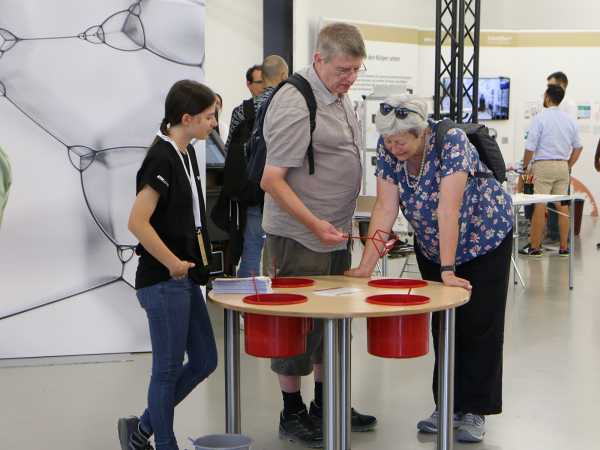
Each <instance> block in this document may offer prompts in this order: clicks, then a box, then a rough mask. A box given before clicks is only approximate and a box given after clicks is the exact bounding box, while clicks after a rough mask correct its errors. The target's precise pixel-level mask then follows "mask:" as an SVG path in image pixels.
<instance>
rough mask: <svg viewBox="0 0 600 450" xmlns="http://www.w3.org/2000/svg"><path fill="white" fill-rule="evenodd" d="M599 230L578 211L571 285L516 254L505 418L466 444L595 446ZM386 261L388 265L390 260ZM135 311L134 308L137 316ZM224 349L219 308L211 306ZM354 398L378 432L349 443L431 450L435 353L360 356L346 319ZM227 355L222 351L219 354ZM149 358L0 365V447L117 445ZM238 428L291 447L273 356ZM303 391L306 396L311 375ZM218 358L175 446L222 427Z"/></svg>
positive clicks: (360, 335)
mask: <svg viewBox="0 0 600 450" xmlns="http://www.w3.org/2000/svg"><path fill="white" fill-rule="evenodd" d="M596 242H600V225H597V224H596V222H595V221H594V220H592V219H591V218H585V222H584V226H583V230H582V234H581V236H580V237H579V238H577V240H576V243H575V246H576V253H575V254H576V257H575V289H574V290H573V291H569V289H568V286H567V278H568V263H567V260H566V259H562V258H558V257H556V256H553V255H549V256H547V257H545V258H543V259H541V260H533V261H532V260H527V259H524V258H520V261H519V262H520V264H521V267H522V268H523V271H524V272H525V274H526V276H527V277H528V280H529V286H528V287H527V289H523V288H522V287H521V286H516V287H514V288H513V287H512V285H511V289H510V291H509V299H508V308H507V316H506V319H507V320H506V337H505V353H504V355H505V359H504V361H505V365H504V367H505V368H504V413H503V414H502V415H499V416H493V417H488V422H487V430H488V431H487V436H486V439H485V441H484V442H483V443H481V444H471V445H461V444H456V446H455V448H457V449H464V448H469V449H473V450H483V449H486V450H509V449H510V450H520V449H523V450H525V449H527V450H536V449H544V450H553V449H556V450H558V449H560V450H565V449H569V450H584V449H585V450H587V449H598V448H600V443H599V437H598V436H599V434H598V428H597V427H598V425H597V422H596V414H595V412H596V411H597V410H596V408H597V407H598V405H599V404H600V325H599V323H600V320H599V318H600V301H599V300H600V294H599V292H598V290H599V287H598V286H599V284H598V282H597V279H598V278H599V277H600V271H599V269H598V268H599V267H600V251H597V250H596ZM395 264H398V262H393V263H392V272H393V270H394V265H395ZM140 313H141V312H140ZM211 315H212V318H213V324H214V327H215V331H216V333H217V336H218V343H219V350H220V351H221V350H222V347H223V339H222V330H223V320H222V311H220V310H218V309H216V308H212V307H211ZM353 333H354V340H353V349H352V358H353V371H352V375H353V379H352V383H353V389H352V391H353V398H352V403H353V405H355V406H356V407H357V408H358V409H360V410H361V411H365V412H369V413H373V414H376V415H377V417H378V419H379V426H378V428H377V430H376V431H374V432H370V433H363V434H353V436H352V447H353V449H406V450H417V449H418V450H423V449H434V448H435V441H434V438H432V437H429V436H421V435H419V434H417V433H416V429H415V423H416V421H417V420H418V419H420V418H421V417H423V416H425V415H428V414H429V413H430V412H431V410H432V405H433V403H432V399H431V391H430V379H431V368H432V358H431V355H429V356H428V357H425V358H420V359H416V360H406V361H396V360H393V361H392V360H385V359H379V358H375V357H372V356H370V355H368V354H367V352H366V337H365V334H366V325H365V322H364V321H362V320H357V321H355V323H354V324H353ZM221 354H222V352H221ZM149 371H150V356H149V355H147V354H142V355H109V356H103V357H97V356H96V357H86V358H50V359H45V360H34V361H30V360H12V361H6V360H5V361H0V449H1V450H26V449H27V450H30V449H44V450H47V449H57V450H58V449H60V450H80V449H86V450H112V449H114V450H117V449H118V448H119V445H118V441H117V438H116V429H115V424H116V419H117V417H118V416H120V415H125V414H135V413H139V412H140V408H141V407H142V405H143V404H144V401H145V396H146V387H147V382H148V374H149ZM242 377H243V378H242V408H243V430H244V432H245V433H246V434H248V435H250V436H251V437H252V438H253V439H255V445H254V447H253V449H254V450H261V449H294V448H300V447H297V446H296V445H294V444H290V443H287V442H284V441H280V440H279V439H278V438H277V434H276V430H277V418H278V414H279V409H280V408H281V399H280V393H279V390H278V387H277V383H276V378H275V376H274V375H273V373H272V372H271V371H270V370H269V365H268V362H267V361H265V360H260V359H255V358H251V357H247V356H246V355H243V356H242ZM303 392H304V395H305V398H306V399H310V398H312V381H311V380H310V379H306V381H305V384H304V387H303ZM223 395H224V393H223V365H220V366H219V368H218V369H217V371H216V373H215V374H214V375H213V376H212V377H210V379H208V380H207V381H206V382H205V383H203V384H202V385H201V386H200V387H198V388H197V389H196V390H195V391H194V392H193V393H192V394H191V395H190V397H188V399H186V400H185V401H184V403H183V404H182V405H180V407H178V409H177V412H176V424H175V428H176V434H177V436H178V439H179V442H180V446H181V449H184V448H191V447H190V446H189V445H188V444H187V438H188V437H197V436H200V435H204V434H209V433H214V432H222V431H223V417H224V406H223Z"/></svg>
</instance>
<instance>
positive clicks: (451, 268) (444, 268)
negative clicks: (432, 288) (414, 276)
mask: <svg viewBox="0 0 600 450" xmlns="http://www.w3.org/2000/svg"><path fill="white" fill-rule="evenodd" d="M455 271H456V265H455V264H452V265H450V266H440V275H441V274H442V273H444V272H452V273H454V272H455Z"/></svg>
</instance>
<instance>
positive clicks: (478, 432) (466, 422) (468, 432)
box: [456, 413, 485, 442]
mask: <svg viewBox="0 0 600 450" xmlns="http://www.w3.org/2000/svg"><path fill="white" fill-rule="evenodd" d="M483 436H485V417H484V416H480V415H479V414H471V413H466V414H465V415H463V417H462V423H461V425H460V426H459V427H458V430H457V431H456V439H457V440H458V441H459V442H481V441H483Z"/></svg>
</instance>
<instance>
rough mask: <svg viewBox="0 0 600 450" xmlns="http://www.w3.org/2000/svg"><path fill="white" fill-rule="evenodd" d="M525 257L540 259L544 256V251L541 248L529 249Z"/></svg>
mask: <svg viewBox="0 0 600 450" xmlns="http://www.w3.org/2000/svg"><path fill="white" fill-rule="evenodd" d="M527 256H529V257H533V258H541V257H542V256H544V251H543V250H542V249H541V248H533V247H529V251H528V252H527Z"/></svg>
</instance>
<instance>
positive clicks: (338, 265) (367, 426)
mask: <svg viewBox="0 0 600 450" xmlns="http://www.w3.org/2000/svg"><path fill="white" fill-rule="evenodd" d="M365 57H366V51H365V45H364V41H363V38H362V36H361V34H360V31H359V30H358V29H357V28H356V27H355V26H353V25H349V24H345V23H333V24H330V25H327V26H325V27H324V28H323V29H322V30H321V31H320V33H319V37H318V40H317V49H316V51H315V53H314V56H313V63H312V65H311V66H309V67H306V68H304V69H302V70H300V71H298V72H297V75H300V76H302V77H303V78H304V79H305V80H306V81H308V84H309V85H310V88H311V89H312V91H313V94H314V97H315V99H316V104H317V111H316V128H315V129H314V132H313V133H312V135H311V130H310V123H309V109H308V106H307V102H306V100H305V98H304V97H303V95H302V94H301V93H300V91H299V90H298V89H296V88H295V87H294V86H292V85H286V86H284V87H282V88H281V89H280V90H279V91H278V92H277V93H276V94H275V95H274V97H273V99H272V101H271V103H270V104H269V106H268V109H267V112H266V117H265V123H264V127H263V134H264V138H265V143H266V146H267V159H266V165H265V169H264V174H263V177H262V182H261V187H262V188H263V190H264V191H265V192H266V195H265V205H264V212H263V228H264V230H265V232H266V233H267V240H266V243H265V251H264V255H263V267H264V272H265V273H269V274H270V275H275V274H274V273H273V270H274V269H273V267H277V269H278V273H277V275H281V276H288V275H304V276H311V275H312V276H316V275H341V274H343V273H344V271H345V270H347V269H348V268H349V267H350V261H351V259H350V250H349V247H348V233H349V231H350V229H351V221H352V214H353V212H354V209H355V205H356V198H357V197H358V194H359V192H360V186H361V179H362V167H361V149H362V144H361V136H362V135H361V130H360V125H359V123H358V120H357V118H356V115H355V113H354V110H353V108H352V103H351V101H350V99H349V98H348V95H347V93H348V90H349V89H350V88H351V87H352V85H353V84H354V82H355V81H356V79H357V76H358V73H359V72H360V71H361V70H364V65H363V60H364V59H365ZM311 138H312V149H313V150H312V154H313V156H314V173H311V172H312V170H310V168H311V167H312V165H311V164H310V161H309V159H310V158H309V157H308V156H307V154H308V152H307V150H308V148H309V144H310V143H311ZM322 340H323V324H322V323H321V321H315V327H314V330H313V331H312V332H311V333H310V335H309V336H308V339H307V351H306V353H305V354H302V355H299V356H296V357H292V358H287V359H274V360H272V363H271V368H272V370H273V371H275V372H276V373H277V374H278V375H279V383H280V386H281V390H282V395H283V403H284V406H283V411H282V412H281V415H280V420H279V433H280V437H282V438H284V439H289V440H292V441H296V442H299V443H301V444H303V445H305V446H307V447H320V446H322V445H323V432H322V416H323V410H322V408H323V383H322V379H323V378H322ZM313 370H314V377H315V398H314V401H313V402H312V403H311V405H310V411H307V409H306V406H305V404H304V402H303V400H302V397H301V395H300V379H301V378H300V377H301V376H304V375H308V374H310V372H312V371H313ZM351 422H352V430H353V431H368V430H371V429H373V428H374V427H375V425H376V422H377V420H376V419H375V417H373V416H368V415H364V414H360V413H358V412H357V411H356V410H354V409H352V416H351Z"/></svg>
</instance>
